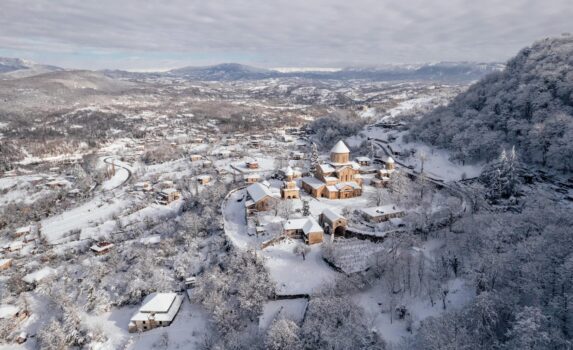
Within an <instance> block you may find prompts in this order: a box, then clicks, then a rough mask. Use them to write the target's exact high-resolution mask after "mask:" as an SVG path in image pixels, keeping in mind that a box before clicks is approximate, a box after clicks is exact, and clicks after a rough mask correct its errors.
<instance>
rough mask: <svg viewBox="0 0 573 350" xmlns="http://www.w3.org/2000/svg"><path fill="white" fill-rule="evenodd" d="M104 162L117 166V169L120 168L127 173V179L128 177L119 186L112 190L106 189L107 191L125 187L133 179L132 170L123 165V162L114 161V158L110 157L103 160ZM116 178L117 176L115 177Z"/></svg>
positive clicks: (110, 189)
mask: <svg viewBox="0 0 573 350" xmlns="http://www.w3.org/2000/svg"><path fill="white" fill-rule="evenodd" d="M110 159H111V161H110ZM103 162H104V163H106V164H110V165H113V166H116V167H118V168H121V169H123V170H125V171H127V177H126V178H125V179H124V180H123V181H122V182H121V183H120V184H118V185H117V186H114V187H112V188H108V189H105V190H106V191H113V190H115V189H116V188H118V187H121V186H123V184H125V183H126V182H127V181H129V179H131V175H132V172H131V169H129V168H128V167H126V166H124V165H122V164H121V161H116V159H114V158H113V157H111V156H109V157H105V158H103ZM114 176H115V175H114Z"/></svg>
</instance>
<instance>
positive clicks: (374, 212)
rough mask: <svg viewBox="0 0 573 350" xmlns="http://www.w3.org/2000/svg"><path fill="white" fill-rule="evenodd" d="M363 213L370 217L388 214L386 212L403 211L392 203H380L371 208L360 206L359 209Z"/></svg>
mask: <svg viewBox="0 0 573 350" xmlns="http://www.w3.org/2000/svg"><path fill="white" fill-rule="evenodd" d="M360 211H362V212H363V213H364V214H366V215H368V216H372V217H376V216H382V215H388V214H396V213H401V212H403V210H402V209H400V208H398V207H397V206H395V205H393V204H389V205H381V206H379V207H371V208H362V209H360Z"/></svg>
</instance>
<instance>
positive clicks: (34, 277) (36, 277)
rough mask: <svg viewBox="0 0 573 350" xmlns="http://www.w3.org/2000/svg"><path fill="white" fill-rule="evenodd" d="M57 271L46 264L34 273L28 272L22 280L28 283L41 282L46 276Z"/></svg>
mask: <svg viewBox="0 0 573 350" xmlns="http://www.w3.org/2000/svg"><path fill="white" fill-rule="evenodd" d="M55 273H56V270H55V269H53V268H51V267H48V266H46V267H44V268H42V269H40V270H38V271H34V272H32V273H29V274H27V275H26V276H24V278H22V280H23V281H24V282H27V283H34V282H39V281H41V280H43V279H44V278H46V277H48V276H51V275H53V274H55Z"/></svg>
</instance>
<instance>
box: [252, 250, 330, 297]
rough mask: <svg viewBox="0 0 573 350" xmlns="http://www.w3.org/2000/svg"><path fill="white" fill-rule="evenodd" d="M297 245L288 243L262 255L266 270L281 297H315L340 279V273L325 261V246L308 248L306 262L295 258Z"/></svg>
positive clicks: (297, 256)
mask: <svg viewBox="0 0 573 350" xmlns="http://www.w3.org/2000/svg"><path fill="white" fill-rule="evenodd" d="M297 244H300V242H295V241H294V240H290V239H289V240H286V241H282V242H281V243H279V244H277V245H274V246H271V247H268V248H265V249H264V250H263V251H262V253H263V256H264V258H265V266H266V267H267V270H268V271H269V273H270V275H271V279H272V280H273V281H274V282H275V284H276V287H275V288H276V290H275V291H276V293H277V294H279V295H296V294H312V293H316V292H318V291H319V290H320V289H321V288H322V287H323V286H325V285H328V284H330V283H333V282H334V281H335V280H336V277H337V276H338V272H336V271H335V270H333V269H332V267H330V266H329V265H328V264H327V263H326V262H325V261H324V260H323V259H322V244H313V245H311V246H309V248H310V251H309V252H308V254H306V257H305V260H303V259H302V257H301V256H299V255H296V254H294V252H293V249H294V247H295V246H296V245H297Z"/></svg>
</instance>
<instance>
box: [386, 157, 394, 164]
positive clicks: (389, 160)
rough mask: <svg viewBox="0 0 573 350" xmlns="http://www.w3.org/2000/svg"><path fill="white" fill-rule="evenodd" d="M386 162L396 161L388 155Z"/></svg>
mask: <svg viewBox="0 0 573 350" xmlns="http://www.w3.org/2000/svg"><path fill="white" fill-rule="evenodd" d="M386 163H389V164H392V163H394V158H392V157H390V156H388V159H386Z"/></svg>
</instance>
